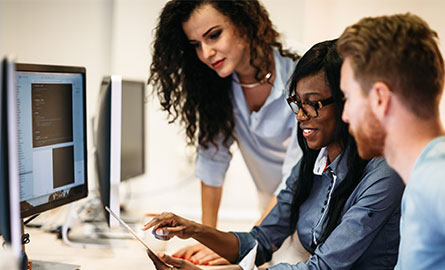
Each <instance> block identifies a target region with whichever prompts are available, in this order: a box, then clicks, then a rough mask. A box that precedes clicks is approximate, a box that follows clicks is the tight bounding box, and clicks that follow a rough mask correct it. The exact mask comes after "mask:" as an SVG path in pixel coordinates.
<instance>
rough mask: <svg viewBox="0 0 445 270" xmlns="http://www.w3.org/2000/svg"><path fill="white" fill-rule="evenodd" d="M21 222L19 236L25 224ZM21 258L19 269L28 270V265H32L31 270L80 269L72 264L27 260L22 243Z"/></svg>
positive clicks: (23, 230) (23, 231)
mask: <svg viewBox="0 0 445 270" xmlns="http://www.w3.org/2000/svg"><path fill="white" fill-rule="evenodd" d="M21 221H22V222H21V223H22V226H21V227H22V228H21V233H22V234H21V235H24V233H25V224H24V223H23V219H22V220H21ZM22 251H23V252H22V256H21V258H20V269H29V268H30V267H29V266H30V265H32V269H33V270H49V269H51V270H78V269H80V265H74V264H66V263H57V262H47V261H40V260H29V259H28V256H27V255H26V250H25V245H24V244H23V243H22Z"/></svg>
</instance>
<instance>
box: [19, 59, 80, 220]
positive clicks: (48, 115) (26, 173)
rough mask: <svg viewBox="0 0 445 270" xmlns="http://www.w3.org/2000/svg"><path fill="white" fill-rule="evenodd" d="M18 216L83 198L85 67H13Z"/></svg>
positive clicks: (25, 215) (28, 65)
mask: <svg viewBox="0 0 445 270" xmlns="http://www.w3.org/2000/svg"><path fill="white" fill-rule="evenodd" d="M16 82H17V93H16V102H17V117H18V119H17V125H18V155H19V175H20V208H21V215H22V218H23V217H27V216H30V215H33V214H36V213H39V212H42V211H46V210H49V209H52V208H55V207H58V206H61V205H63V204H66V203H69V202H72V201H75V200H78V199H80V198H84V197H86V196H87V193H88V188H87V150H86V147H87V145H86V93H85V88H86V82H85V68H82V67H68V66H48V65H34V64H16Z"/></svg>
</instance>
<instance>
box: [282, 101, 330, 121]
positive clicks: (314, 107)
mask: <svg viewBox="0 0 445 270" xmlns="http://www.w3.org/2000/svg"><path fill="white" fill-rule="evenodd" d="M333 102H334V99H333V98H332V97H330V98H327V99H323V100H319V101H316V102H302V101H299V100H297V98H296V96H290V97H288V98H287V103H288V104H289V107H290V108H291V109H292V111H293V112H294V113H295V114H296V115H298V112H299V111H300V109H301V110H302V111H303V113H304V114H305V115H306V116H307V117H309V118H315V117H317V116H318V110H320V109H321V108H323V107H324V106H326V105H329V104H331V103H333Z"/></svg>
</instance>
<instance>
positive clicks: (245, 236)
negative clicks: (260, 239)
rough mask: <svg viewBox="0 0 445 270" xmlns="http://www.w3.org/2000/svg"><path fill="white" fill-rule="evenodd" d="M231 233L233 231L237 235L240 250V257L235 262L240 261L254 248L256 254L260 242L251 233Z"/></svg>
mask: <svg viewBox="0 0 445 270" xmlns="http://www.w3.org/2000/svg"><path fill="white" fill-rule="evenodd" d="M230 233H233V234H234V235H235V236H236V238H238V245H239V251H238V258H237V259H236V261H235V263H239V262H240V261H241V260H242V259H244V257H245V256H246V255H247V254H248V253H249V252H250V251H251V250H252V249H254V248H255V255H256V250H257V246H258V243H257V241H256V240H255V238H253V236H252V235H251V234H250V233H247V232H230ZM254 262H255V257H254Z"/></svg>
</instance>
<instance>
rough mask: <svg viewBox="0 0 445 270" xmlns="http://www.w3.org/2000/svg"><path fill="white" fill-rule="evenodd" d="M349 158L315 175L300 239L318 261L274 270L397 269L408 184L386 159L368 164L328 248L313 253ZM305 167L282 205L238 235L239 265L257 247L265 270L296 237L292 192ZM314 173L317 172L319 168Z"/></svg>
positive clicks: (325, 245) (321, 246) (284, 192)
mask: <svg viewBox="0 0 445 270" xmlns="http://www.w3.org/2000/svg"><path fill="white" fill-rule="evenodd" d="M323 154H325V153H324V151H323V150H322V151H320V155H319V158H318V160H320V156H322V155H323ZM343 156H344V157H343ZM342 157H343V158H342ZM346 159H347V158H346V156H345V155H342V154H341V155H339V156H338V157H337V158H336V159H335V160H334V162H332V163H331V164H330V165H329V166H328V167H327V168H326V170H324V171H323V170H321V171H320V173H321V175H317V174H315V175H314V183H313V187H312V190H311V194H310V195H309V197H308V199H307V200H306V201H305V202H304V203H303V204H302V205H301V206H300V215H299V219H298V222H297V231H298V236H299V238H300V241H301V243H302V245H303V247H304V248H305V249H306V250H307V251H308V252H310V253H311V254H312V255H313V256H312V257H311V258H310V259H309V260H307V261H306V262H299V263H297V264H295V265H291V264H287V263H280V264H278V265H275V266H273V267H271V268H270V269H372V270H375V269H393V268H394V266H395V264H396V261H397V254H398V253H397V252H398V245H399V240H400V237H399V220H400V201H401V198H402V193H403V189H404V185H403V182H402V180H401V179H400V177H399V176H398V174H397V173H396V172H395V171H393V170H392V169H390V168H389V167H388V165H387V164H386V162H385V160H384V159H383V158H378V159H372V160H371V161H370V162H369V163H368V164H367V166H366V167H365V170H364V174H363V177H362V179H361V180H360V183H359V184H358V185H357V187H356V188H355V189H354V191H353V192H352V194H351V195H350V197H349V198H348V200H347V201H346V203H345V206H344V207H343V210H342V213H341V217H340V220H339V224H338V226H337V227H336V228H335V229H334V230H333V231H332V233H331V234H330V235H329V237H328V238H327V239H326V240H325V242H324V243H318V246H316V248H315V249H314V248H313V247H314V246H313V245H312V243H313V242H317V241H318V240H319V238H320V236H321V232H322V230H323V229H324V228H323V224H324V219H325V218H326V216H325V212H326V211H327V210H326V209H327V208H328V207H329V202H330V199H329V197H330V194H331V193H332V190H335V189H336V188H337V187H338V186H339V184H340V183H341V182H342V181H343V179H344V178H345V176H346V173H347V161H346ZM300 162H301V160H300V161H299V162H298V163H297V165H295V167H294V168H293V170H292V173H291V175H290V177H289V178H288V180H287V182H286V189H283V190H282V191H281V192H280V193H279V195H278V198H277V199H278V201H277V204H276V205H275V207H274V208H273V209H272V211H271V212H270V213H269V215H268V216H267V217H266V218H265V219H264V221H263V222H262V223H261V224H260V225H259V226H255V227H254V228H253V229H252V231H251V232H249V233H239V232H234V234H235V235H236V236H237V237H238V241H239V247H240V248H239V253H238V261H237V262H240V261H241V260H242V259H243V258H244V256H245V255H246V254H247V253H248V252H249V251H251V250H252V249H253V247H254V246H255V244H256V243H258V246H257V251H256V252H257V253H256V258H255V264H256V265H258V266H259V265H262V264H263V263H265V262H267V261H269V260H270V259H271V257H272V253H273V252H274V251H276V250H277V249H278V248H279V247H280V246H281V244H282V243H283V241H284V240H285V239H286V237H288V236H289V235H291V234H292V233H293V231H291V229H290V212H291V205H292V198H293V191H292V189H293V186H294V182H295V181H296V180H297V179H298V175H299V171H300ZM318 163H320V162H318ZM316 164H317V162H316ZM314 172H317V169H316V168H314Z"/></svg>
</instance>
